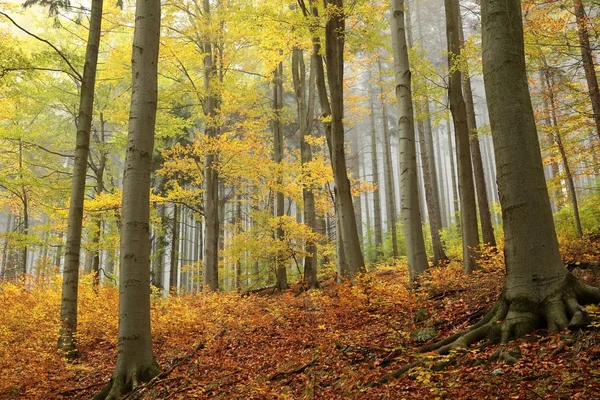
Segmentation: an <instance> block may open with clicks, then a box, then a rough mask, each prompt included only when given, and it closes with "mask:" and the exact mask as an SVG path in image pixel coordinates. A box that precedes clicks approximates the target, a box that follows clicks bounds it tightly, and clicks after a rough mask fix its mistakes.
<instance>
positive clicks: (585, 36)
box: [574, 0, 600, 138]
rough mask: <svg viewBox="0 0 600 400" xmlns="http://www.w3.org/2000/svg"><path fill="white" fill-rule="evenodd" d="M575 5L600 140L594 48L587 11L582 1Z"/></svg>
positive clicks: (599, 101) (577, 0) (599, 93)
mask: <svg viewBox="0 0 600 400" xmlns="http://www.w3.org/2000/svg"><path fill="white" fill-rule="evenodd" d="M574 3H575V19H576V21H577V35H578V37H579V47H580V48H581V57H582V59H583V70H584V71H585V79H586V81H587V86H588V93H589V95H590V100H591V102H592V111H593V113H594V123H595V124H596V133H597V134H598V137H599V138H600V90H599V89H598V79H597V77H596V67H595V66H594V55H593V54H592V48H591V46H590V38H589V33H588V18H587V16H586V15H585V9H584V8H583V2H582V0H574Z"/></svg>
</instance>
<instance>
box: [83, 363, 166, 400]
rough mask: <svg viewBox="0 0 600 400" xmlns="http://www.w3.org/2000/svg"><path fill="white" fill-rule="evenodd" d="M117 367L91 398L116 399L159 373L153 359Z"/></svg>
mask: <svg viewBox="0 0 600 400" xmlns="http://www.w3.org/2000/svg"><path fill="white" fill-rule="evenodd" d="M122 369H124V370H121V369H119V368H117V370H116V371H115V373H114V375H113V376H112V378H110V381H109V382H108V384H107V385H106V386H104V388H103V389H102V390H101V391H100V392H99V393H98V394H96V395H95V396H94V397H93V400H118V399H120V398H121V396H124V395H126V394H127V393H130V392H131V391H133V390H134V389H135V388H136V387H137V386H138V385H140V384H141V383H145V382H150V381H151V380H152V378H154V377H156V376H158V375H159V374H160V367H159V366H158V364H157V363H156V361H154V362H153V363H152V364H151V365H146V366H133V365H132V366H125V367H124V368H122Z"/></svg>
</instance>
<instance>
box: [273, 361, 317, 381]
mask: <svg viewBox="0 0 600 400" xmlns="http://www.w3.org/2000/svg"><path fill="white" fill-rule="evenodd" d="M317 360H318V358H317V357H315V358H313V359H312V360H310V361H309V362H307V363H306V364H304V365H302V366H300V367H298V368H296V369H293V370H291V371H283V372H277V373H276V374H275V375H273V376H272V377H270V378H269V380H270V381H275V380H277V379H281V378H283V377H284V376H287V375H295V374H301V373H302V372H304V370H306V369H307V368H308V367H312V366H313V365H315V364H316V363H317Z"/></svg>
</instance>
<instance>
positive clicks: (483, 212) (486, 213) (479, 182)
mask: <svg viewBox="0 0 600 400" xmlns="http://www.w3.org/2000/svg"><path fill="white" fill-rule="evenodd" d="M459 25H460V27H459V31H458V33H459V36H460V42H461V46H462V45H463V44H464V30H463V23H462V18H461V16H460V13H459ZM462 78H463V83H464V87H463V92H464V93H463V94H464V99H465V105H466V108H467V126H468V129H469V146H470V150H471V161H472V163H473V173H474V176H475V190H476V193H477V205H478V206H479V220H480V221H481V235H482V237H483V243H484V244H488V245H490V246H496V237H495V236H494V227H493V225H492V215H491V213H490V203H489V201H488V197H487V187H486V186H487V185H486V182H485V173H484V171H483V160H482V158H481V148H480V146H479V136H478V132H477V120H476V118H475V104H474V102H473V89H472V88H471V77H470V75H469V68H468V66H467V67H466V69H465V70H464V71H462Z"/></svg>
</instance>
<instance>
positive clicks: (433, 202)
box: [406, 4, 446, 265]
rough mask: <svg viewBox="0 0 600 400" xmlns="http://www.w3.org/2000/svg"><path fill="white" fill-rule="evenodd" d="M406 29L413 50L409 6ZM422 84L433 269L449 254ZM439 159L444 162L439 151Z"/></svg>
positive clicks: (423, 149)
mask: <svg viewBox="0 0 600 400" xmlns="http://www.w3.org/2000/svg"><path fill="white" fill-rule="evenodd" d="M416 14H417V23H418V27H419V40H420V41H421V45H422V41H423V29H422V23H421V21H420V14H419V9H418V8H417V13H416ZM406 28H407V29H406V31H407V40H408V45H409V46H410V47H413V39H412V24H411V14H410V10H409V8H408V4H407V7H406ZM420 81H421V82H419V81H418V80H417V82H416V83H417V85H418V86H420V89H421V90H422V92H423V98H422V99H421V101H418V100H417V102H416V111H417V115H418V117H417V129H418V131H419V138H420V149H421V165H422V166H423V181H424V184H425V185H424V186H425V201H426V203H427V211H428V214H429V230H430V232H431V242H432V246H433V265H437V264H439V263H440V262H441V261H442V260H444V259H446V252H445V251H444V246H443V244H442V239H441V237H440V229H441V228H442V210H445V208H446V206H445V204H444V206H443V207H440V196H439V194H438V192H439V191H438V179H437V169H436V165H435V154H434V151H433V129H432V127H431V109H430V106H429V89H428V87H427V83H426V82H424V79H421V80H420ZM419 83H420V85H419ZM417 85H415V86H417ZM423 114H424V115H423ZM438 158H441V157H440V155H439V151H438Z"/></svg>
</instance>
